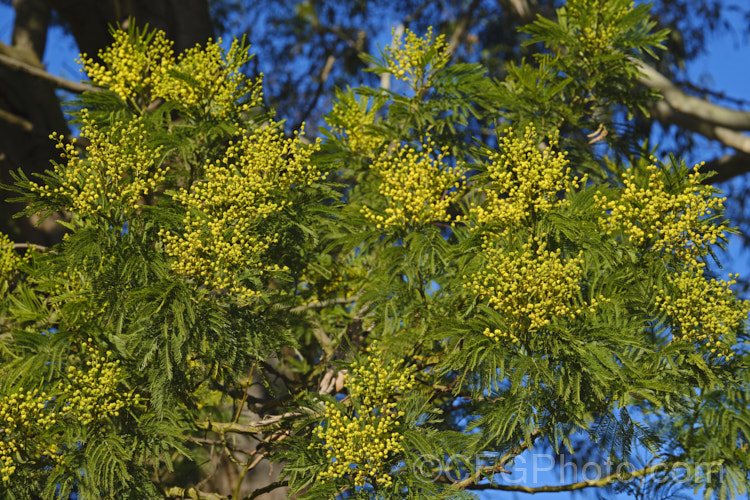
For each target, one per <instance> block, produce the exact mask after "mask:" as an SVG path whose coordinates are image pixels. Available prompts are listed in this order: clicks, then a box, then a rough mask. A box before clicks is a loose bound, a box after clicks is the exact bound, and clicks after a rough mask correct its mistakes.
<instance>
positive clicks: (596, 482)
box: [467, 464, 667, 494]
mask: <svg viewBox="0 0 750 500" xmlns="http://www.w3.org/2000/svg"><path fill="white" fill-rule="evenodd" d="M666 468H667V465H666V464H658V465H654V466H652V467H647V468H645V469H640V470H636V471H632V472H628V473H626V474H622V473H615V474H610V475H609V476H605V477H603V478H601V479H587V480H585V481H579V482H577V483H572V484H562V485H560V486H520V485H516V484H493V483H490V484H477V485H473V486H469V487H468V488H467V489H470V490H499V491H518V492H521V493H530V494H534V493H545V492H559V491H576V490H582V489H585V488H602V487H604V486H607V485H608V484H610V483H613V482H615V481H620V480H625V479H632V478H635V477H643V476H647V475H649V474H654V473H655V472H659V471H661V470H664V469H666Z"/></svg>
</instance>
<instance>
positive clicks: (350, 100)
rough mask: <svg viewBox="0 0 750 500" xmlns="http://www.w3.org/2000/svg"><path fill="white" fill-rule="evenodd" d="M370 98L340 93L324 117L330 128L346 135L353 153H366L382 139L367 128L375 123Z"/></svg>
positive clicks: (379, 143) (377, 145) (374, 147)
mask: <svg viewBox="0 0 750 500" xmlns="http://www.w3.org/2000/svg"><path fill="white" fill-rule="evenodd" d="M368 105H370V100H369V99H367V98H365V97H360V99H359V100H357V99H356V98H355V96H354V95H353V94H350V93H343V92H342V93H340V94H339V96H338V100H337V101H336V102H335V103H334V104H333V109H332V110H331V112H330V113H329V115H328V116H327V117H326V121H327V122H328V124H329V125H330V126H331V130H332V131H333V132H334V133H336V134H338V135H339V136H342V137H343V136H345V137H346V144H347V145H348V146H349V149H350V150H351V151H353V152H355V153H360V154H364V155H367V154H369V153H370V152H372V151H374V150H375V149H377V148H378V147H379V146H380V145H381V144H382V143H383V139H382V138H381V137H380V136H379V135H378V134H376V133H373V132H372V131H370V130H368V127H369V126H371V125H372V124H373V123H375V116H376V113H377V107H375V105H372V107H371V108H370V109H367V108H368Z"/></svg>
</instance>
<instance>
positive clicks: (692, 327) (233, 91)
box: [0, 0, 750, 499]
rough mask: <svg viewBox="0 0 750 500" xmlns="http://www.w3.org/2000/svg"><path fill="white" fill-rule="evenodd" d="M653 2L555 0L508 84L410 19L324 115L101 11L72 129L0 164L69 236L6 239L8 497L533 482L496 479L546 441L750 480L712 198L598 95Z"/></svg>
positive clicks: (638, 45)
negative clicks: (18, 161)
mask: <svg viewBox="0 0 750 500" xmlns="http://www.w3.org/2000/svg"><path fill="white" fill-rule="evenodd" d="M652 28H653V23H652V22H651V21H650V20H649V17H648V8H647V7H646V6H643V5H639V6H632V5H631V4H630V3H629V2H627V1H621V0H615V1H609V2H604V1H596V0H575V1H570V2H568V4H567V5H566V6H565V7H564V8H561V9H560V10H559V11H558V12H557V19H555V20H551V19H542V18H539V19H537V20H536V21H535V22H534V23H532V24H531V25H530V26H528V27H527V28H526V32H527V33H528V34H529V36H530V38H529V43H530V44H540V45H542V46H543V49H542V52H541V55H539V56H538V57H536V58H534V59H533V60H527V61H524V62H522V63H521V64H519V65H518V66H514V67H511V68H510V69H509V71H508V75H507V77H506V78H505V80H504V81H494V80H490V79H488V78H487V77H486V76H485V72H484V70H483V68H482V67H481V66H479V65H471V64H460V65H452V64H451V63H450V58H451V53H450V48H449V46H448V43H447V41H446V39H445V37H444V36H440V35H437V34H434V33H432V31H429V32H428V33H426V34H424V35H420V34H417V33H412V32H409V31H408V30H407V31H406V32H405V33H404V34H403V36H400V37H399V36H395V38H394V40H393V42H392V44H391V45H389V46H388V47H387V48H385V49H383V51H382V52H381V54H379V55H378V56H368V57H367V62H368V63H369V64H370V68H371V70H372V71H374V72H376V73H379V74H381V75H384V78H386V76H387V77H389V78H390V81H391V85H390V86H389V87H388V88H357V89H346V90H340V91H338V92H337V95H336V99H335V102H334V104H333V105H332V107H331V111H330V112H329V113H328V114H327V116H326V123H327V128H326V129H325V130H321V131H320V135H321V136H322V139H320V140H309V139H307V138H306V137H305V134H304V131H302V130H286V129H285V128H284V127H285V125H284V124H283V123H279V122H277V121H275V119H274V115H273V113H272V112H271V111H270V110H266V109H265V108H264V103H263V100H262V92H261V88H262V82H261V80H260V79H259V78H255V79H254V78H249V77H246V76H244V74H243V73H242V70H243V68H244V66H245V65H246V63H247V62H248V60H249V55H248V52H247V46H246V45H245V44H244V43H241V42H239V41H235V42H234V43H233V44H232V45H231V46H230V48H229V49H226V48H222V47H225V46H223V45H222V44H221V43H219V42H216V43H214V42H209V43H208V44H207V45H206V46H205V47H197V48H194V49H191V50H189V51H187V52H185V53H184V54H182V55H174V54H173V53H172V49H171V44H170V43H169V42H168V41H167V40H166V39H165V37H164V35H163V34H160V33H159V32H149V31H148V30H146V31H139V30H135V29H131V30H130V31H127V32H125V31H117V32H115V33H114V43H113V45H112V46H111V47H110V48H109V49H107V50H106V51H104V52H103V53H102V54H101V57H100V59H99V62H95V61H94V60H93V59H91V58H87V57H84V58H83V59H82V60H83V63H84V66H85V67H86V69H87V71H88V74H89V77H90V78H91V80H92V83H94V84H96V85H98V86H99V87H100V91H98V92H89V93H84V94H83V95H81V96H80V98H79V100H78V101H76V103H75V108H76V109H77V111H75V113H74V116H75V119H76V120H77V121H78V122H79V123H80V124H81V131H82V134H83V135H84V137H83V138H82V139H85V140H80V141H78V142H75V143H69V142H67V141H66V139H65V138H61V137H58V136H55V137H53V138H52V140H55V141H57V142H58V144H59V149H60V152H61V157H60V158H59V159H57V160H56V161H55V162H53V166H52V168H51V169H50V170H49V171H48V172H47V173H45V174H43V175H41V176H39V177H37V178H33V179H30V178H28V177H27V176H26V175H25V174H24V173H23V172H22V171H20V170H19V171H18V172H16V173H15V174H14V175H15V179H16V181H17V182H16V183H15V185H14V186H9V188H10V189H12V190H14V191H16V192H17V193H18V195H19V200H23V201H25V202H26V203H27V208H26V209H25V213H26V214H37V215H40V216H42V217H44V216H46V215H49V214H51V213H54V212H58V213H63V214H64V218H63V220H62V221H61V222H60V223H61V224H63V225H64V226H65V228H66V229H67V234H66V235H65V237H64V238H63V240H62V241H61V242H59V243H58V244H56V245H54V246H53V247H50V248H39V247H35V248H32V249H28V250H26V251H25V252H22V254H19V253H18V252H17V249H16V248H14V247H13V245H12V244H11V242H10V240H9V239H7V238H4V237H3V238H0V252H1V253H0V263H2V266H3V267H2V269H0V273H1V274H0V291H1V292H2V294H3V295H2V300H0V357H1V361H2V375H3V376H2V378H0V423H2V426H0V492H2V495H3V496H4V497H7V498H19V499H21V498H23V499H25V498H36V497H42V498H49V499H53V498H67V497H68V496H69V495H70V494H71V493H73V492H75V493H77V494H78V495H79V498H86V499H89V498H90V499H99V498H159V497H166V498H203V497H205V498H217V499H228V498H230V495H232V497H231V498H243V497H245V496H247V497H249V498H253V495H260V494H262V493H265V492H270V491H273V490H275V489H280V488H285V489H286V492H287V493H288V494H289V495H295V497H297V498H310V499H318V498H336V497H337V496H340V497H341V498H344V497H345V498H383V499H390V498H446V499H447V498H471V497H473V491H474V490H480V489H482V490H484V489H495V490H500V491H509V492H510V491H524V492H527V493H534V492H536V491H543V490H542V489H539V488H536V487H530V486H524V485H517V484H507V483H503V482H502V481H498V479H502V478H503V477H504V475H507V474H511V473H512V472H513V471H514V470H517V469H518V467H519V465H520V464H521V463H522V462H523V459H524V457H525V456H528V454H530V453H540V452H544V453H547V452H548V453H550V454H551V456H553V457H569V458H570V459H572V460H574V461H575V463H577V464H587V463H592V462H593V463H595V464H597V465H605V464H610V465H612V464H614V466H615V467H620V469H622V467H625V466H627V467H626V472H624V473H616V474H610V475H605V476H602V477H600V478H597V480H595V481H587V482H582V481H576V480H574V481H573V482H571V483H569V484H562V485H559V486H554V487H550V488H551V489H550V488H547V489H546V490H545V491H574V490H579V489H583V488H593V487H598V488H601V489H602V493H601V494H602V495H607V494H609V493H610V492H611V491H620V492H630V493H633V494H636V495H640V496H641V497H643V495H646V496H647V497H648V495H652V497H654V498H656V497H658V496H659V495H661V496H668V495H670V494H672V493H674V492H677V490H678V487H679V486H680V485H679V484H677V483H676V482H675V481H670V480H669V479H668V478H669V477H674V476H673V475H672V476H670V474H673V473H674V471H676V470H677V471H681V472H682V473H683V474H684V477H685V478H687V479H686V481H684V482H682V483H681V484H687V485H689V486H690V487H697V488H703V491H704V492H705V495H706V496H707V497H708V496H711V495H716V496H718V497H720V498H729V497H734V496H736V495H738V494H744V493H746V492H747V486H748V468H749V466H750V462H749V457H750V456H749V455H748V443H750V413H748V412H749V411H750V410H748V407H750V405H749V404H748V396H747V394H748V384H749V381H748V373H749V371H748V370H747V367H748V357H747V356H748V354H747V332H746V326H745V321H746V318H747V314H748V311H749V310H750V304H748V302H745V301H741V300H739V299H738V298H737V297H736V296H735V295H734V293H733V292H732V290H731V286H732V285H733V284H734V280H735V279H736V276H735V275H730V276H729V277H728V278H726V277H722V276H718V275H714V274H712V271H711V269H712V267H711V265H712V264H713V263H714V260H715V256H714V250H715V248H716V247H717V245H721V244H722V243H723V242H725V241H726V236H727V234H728V233H730V232H731V231H732V230H731V228H729V227H728V225H727V223H726V221H725V220H724V217H723V209H724V201H725V200H724V198H723V197H721V195H720V193H718V192H716V191H715V190H714V189H712V188H710V187H707V186H706V185H705V184H704V183H703V181H704V179H705V176H704V175H702V174H698V173H696V172H695V171H694V169H690V168H688V167H687V166H686V165H685V164H684V163H683V162H681V161H679V160H678V159H675V158H669V159H663V160H660V159H657V158H653V157H652V156H651V154H650V153H651V151H650V150H648V149H647V148H646V147H643V146H641V145H639V142H638V141H637V140H636V139H637V138H635V137H631V136H629V135H628V133H626V131H624V130H625V129H623V128H622V127H620V124H619V123H618V122H617V120H619V119H621V117H622V116H624V115H626V114H627V113H629V112H638V110H641V111H642V110H643V109H645V108H644V106H645V104H646V103H647V102H648V101H649V100H651V99H655V98H657V96H654V95H651V94H648V93H643V92H641V91H639V90H638V89H637V87H636V83H635V80H636V78H637V65H636V64H635V63H634V62H633V58H637V57H639V56H640V55H642V54H644V53H645V54H650V55H653V54H654V53H655V51H656V49H658V48H659V44H660V42H661V40H662V39H663V37H664V33H654V32H652ZM477 125H478V127H477ZM468 130H482V131H483V132H482V135H481V136H479V137H470V136H469V134H468V132H467V131H468ZM592 133H593V135H592ZM308 134H310V135H314V134H311V133H310V132H309V131H308ZM592 137H593V139H592ZM16 246H19V245H16ZM20 246H23V245H20ZM524 454H526V455H524ZM643 455H645V456H646V459H645V460H643V459H642V458H643ZM273 461H276V462H280V463H281V465H276V466H275V469H274V470H275V471H276V472H277V477H276V478H274V479H266V480H265V482H260V480H259V479H258V476H257V475H255V476H254V475H253V474H254V473H255V472H257V469H258V468H259V467H260V466H261V465H260V464H268V463H269V462H273ZM633 464H636V465H637V466H633ZM707 465H711V466H712V467H713V468H712V469H710V470H707V469H706V466H707ZM620 469H618V470H620ZM263 476H264V477H265V476H266V475H265V474H263ZM217 478H223V479H224V480H218V479H217ZM226 478H232V482H231V484H228V483H229V481H227V480H226ZM634 478H637V479H638V481H633V479H634ZM665 478H666V479H665Z"/></svg>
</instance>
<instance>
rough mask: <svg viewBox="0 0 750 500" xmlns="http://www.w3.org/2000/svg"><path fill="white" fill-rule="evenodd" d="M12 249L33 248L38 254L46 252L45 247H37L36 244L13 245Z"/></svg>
mask: <svg viewBox="0 0 750 500" xmlns="http://www.w3.org/2000/svg"><path fill="white" fill-rule="evenodd" d="M13 248H33V249H34V250H38V251H40V252H46V251H47V247H45V246H44V245H37V244H36V243H13Z"/></svg>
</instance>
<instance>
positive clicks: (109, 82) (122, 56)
mask: <svg viewBox="0 0 750 500" xmlns="http://www.w3.org/2000/svg"><path fill="white" fill-rule="evenodd" d="M112 37H113V38H114V41H113V42H112V43H111V44H110V45H109V46H107V48H105V49H103V50H101V51H99V59H101V61H102V64H99V63H98V62H95V61H94V59H93V58H91V57H88V56H87V55H86V54H81V57H80V58H79V59H78V61H77V62H78V63H79V64H81V65H82V66H83V68H82V70H81V71H84V70H85V71H86V73H87V74H88V75H89V78H91V81H92V82H94V83H95V84H97V85H99V86H101V87H104V88H108V89H110V90H112V91H113V92H115V93H116V94H117V95H119V96H120V97H121V98H122V99H123V100H128V99H132V98H134V97H135V96H136V95H138V94H140V93H142V92H143V91H144V89H148V88H150V87H152V86H154V84H155V83H157V82H158V81H159V80H161V79H164V78H169V69H170V68H171V67H172V65H173V62H172V61H173V60H174V51H173V48H172V46H173V45H174V44H173V43H172V42H171V41H170V40H167V38H166V35H165V34H164V32H163V31H157V32H156V33H154V34H153V37H152V38H151V39H150V40H148V38H147V37H144V36H143V35H142V34H139V33H134V34H131V33H128V32H127V31H123V30H117V31H115V32H114V33H112Z"/></svg>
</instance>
